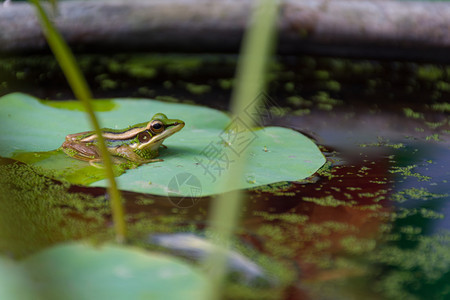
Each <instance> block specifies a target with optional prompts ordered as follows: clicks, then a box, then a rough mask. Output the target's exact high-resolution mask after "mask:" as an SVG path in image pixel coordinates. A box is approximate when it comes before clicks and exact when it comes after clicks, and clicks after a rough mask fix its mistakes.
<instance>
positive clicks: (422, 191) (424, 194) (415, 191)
mask: <svg viewBox="0 0 450 300" xmlns="http://www.w3.org/2000/svg"><path fill="white" fill-rule="evenodd" d="M447 196H448V194H436V193H431V192H430V191H428V189H426V188H409V189H404V190H401V191H398V192H397V193H395V194H392V195H391V196H390V199H391V200H393V201H396V202H398V203H402V202H405V201H408V200H422V201H427V200H432V199H438V198H444V197H447Z"/></svg>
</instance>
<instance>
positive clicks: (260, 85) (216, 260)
mask: <svg viewBox="0 0 450 300" xmlns="http://www.w3.org/2000/svg"><path fill="white" fill-rule="evenodd" d="M256 4H257V5H256V7H255V9H254V11H253V15H252V18H251V23H250V27H249V28H248V30H247V32H246V35H245V38H244V41H243V45H242V49H241V56H240V58H239V62H238V69H237V73H236V83H237V84H236V88H235V90H234V92H233V97H232V112H233V115H234V118H233V120H239V122H242V123H243V124H245V125H246V126H247V127H249V128H252V127H253V126H254V125H255V124H254V121H253V119H252V116H254V115H256V113H257V111H256V107H257V106H258V105H259V102H260V101H261V99H260V98H261V97H258V96H259V95H260V94H261V92H263V90H264V86H265V76H266V69H267V65H268V62H269V61H270V58H271V53H272V50H273V44H274V43H273V42H274V37H275V28H276V26H275V25H276V20H277V15H278V7H279V1H277V0H261V1H256ZM239 134H247V133H245V132H244V133H239ZM229 148H230V147H228V149H227V151H229ZM226 154H229V155H231V151H229V153H226ZM247 156H248V153H247V151H244V152H243V153H241V155H239V156H238V157H237V159H236V160H235V162H233V164H231V165H230V169H229V171H228V173H227V174H226V175H225V176H227V180H226V181H225V182H226V183H227V185H228V186H238V185H239V184H238V183H239V182H240V181H241V180H243V177H244V176H243V175H244V171H245V166H246V161H247ZM243 197H244V194H243V192H242V191H241V190H237V191H233V192H230V193H227V194H223V195H221V196H219V197H218V198H217V199H215V201H214V205H213V207H212V212H211V217H210V223H211V231H212V241H213V242H214V243H216V244H217V245H218V246H221V247H224V248H225V249H226V248H228V247H229V245H230V243H231V238H232V235H233V232H234V229H235V227H236V224H237V222H238V216H239V208H240V207H241V202H242V199H243ZM205 269H209V270H211V271H212V272H211V274H210V275H211V286H210V287H209V290H208V293H207V299H214V298H215V299H219V298H221V295H222V294H223V291H222V290H223V282H224V278H225V274H226V251H224V250H223V249H220V250H218V251H216V252H215V253H213V254H212V255H211V257H210V258H209V259H207V260H206V262H205Z"/></svg>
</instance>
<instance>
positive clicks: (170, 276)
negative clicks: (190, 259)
mask: <svg viewBox="0 0 450 300" xmlns="http://www.w3.org/2000/svg"><path fill="white" fill-rule="evenodd" d="M22 265H23V267H24V268H26V270H27V271H28V274H29V276H30V278H31V279H32V280H33V281H34V285H35V287H36V292H37V294H38V295H40V296H41V297H42V298H40V299H204V297H203V295H204V291H205V287H206V286H207V280H206V279H205V277H204V275H203V274H202V273H200V272H199V271H197V270H195V269H194V268H192V267H191V266H189V265H188V264H187V263H185V262H182V261H181V260H179V259H175V258H172V257H169V256H166V255H161V254H157V253H151V252H145V251H143V250H141V249H137V248H130V247H121V246H114V245H103V246H99V247H93V246H88V245H84V244H81V243H69V244H63V245H58V246H55V247H52V248H49V249H46V250H44V251H42V252H39V253H37V254H34V255H32V256H30V257H28V258H26V259H25V260H24V261H23V263H22Z"/></svg>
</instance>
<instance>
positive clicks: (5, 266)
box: [0, 257, 40, 300]
mask: <svg viewBox="0 0 450 300" xmlns="http://www.w3.org/2000/svg"><path fill="white" fill-rule="evenodd" d="M0 299H21V300H38V299H40V298H39V297H38V296H37V295H36V293H35V290H34V286H33V282H32V281H31V279H30V278H29V277H28V273H27V271H26V270H25V269H24V268H23V267H22V265H20V264H18V263H17V262H15V261H13V260H10V259H7V258H4V257H0Z"/></svg>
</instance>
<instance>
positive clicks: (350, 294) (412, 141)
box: [0, 54, 450, 299]
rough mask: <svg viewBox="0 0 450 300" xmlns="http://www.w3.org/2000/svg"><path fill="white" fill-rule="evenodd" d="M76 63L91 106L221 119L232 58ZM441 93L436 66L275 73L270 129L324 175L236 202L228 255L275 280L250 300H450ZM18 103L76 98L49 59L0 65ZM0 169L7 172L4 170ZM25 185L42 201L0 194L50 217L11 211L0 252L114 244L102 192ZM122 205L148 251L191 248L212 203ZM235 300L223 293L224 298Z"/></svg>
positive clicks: (445, 91)
mask: <svg viewBox="0 0 450 300" xmlns="http://www.w3.org/2000/svg"><path fill="white" fill-rule="evenodd" d="M79 62H80V64H81V66H82V68H83V71H84V72H85V74H86V76H87V79H88V81H89V82H90V84H91V86H92V88H93V92H94V95H95V96H96V97H98V98H109V97H114V98H118V97H140V98H143V97H146V98H155V99H160V100H163V101H177V102H178V101H179V102H186V103H196V104H201V105H206V106H210V107H213V108H218V109H222V110H227V109H228V104H229V98H230V94H231V88H232V86H233V79H232V78H233V75H234V68H235V63H236V57H235V56H231V55H144V54H136V55H126V54H120V55H111V56H100V55H84V56H80V57H79ZM449 82H450V67H448V66H439V65H427V64H418V63H408V62H376V61H365V60H343V59H333V58H313V57H300V58H299V57H280V58H277V60H274V61H273V62H272V63H271V68H270V72H269V88H268V90H267V92H266V94H265V96H264V97H265V98H266V99H270V101H269V102H270V103H271V105H270V107H268V112H269V115H268V117H266V118H265V122H266V125H277V126H284V127H288V128H292V129H295V130H298V131H300V132H302V133H304V134H305V135H307V136H309V137H310V138H312V139H313V140H315V141H316V143H317V144H318V145H320V148H321V150H322V151H323V153H324V154H325V156H326V157H327V164H326V165H325V166H324V167H323V168H322V169H321V170H319V172H318V173H317V174H315V175H314V176H313V177H311V178H308V179H307V180H305V181H302V182H298V183H287V182H284V183H280V184H274V185H271V186H267V187H263V188H259V189H255V190H250V191H248V192H247V193H246V195H247V199H246V201H245V203H244V205H243V207H242V221H241V224H240V226H239V228H238V230H237V235H236V237H237V242H236V243H237V249H239V250H240V251H241V252H242V253H244V254H245V255H247V257H250V258H251V259H252V260H254V261H256V262H258V264H260V265H261V266H262V267H263V268H266V269H267V270H269V271H267V272H268V273H270V274H271V275H273V276H275V277H280V278H281V277H282V278H283V280H280V283H279V284H274V285H273V286H270V287H267V286H264V287H258V289H259V290H263V291H264V292H265V293H266V294H265V295H267V296H268V297H269V296H270V297H272V298H276V299H280V298H281V299H360V298H364V299H399V298H401V299H424V298H431V299H448V297H450V283H449V282H450V216H449V214H450V168H449V167H450V155H449V150H450V139H449V133H450V121H449V112H450V83H449ZM16 91H20V92H24V93H29V94H31V95H33V96H35V97H39V98H43V99H54V100H65V99H71V98H72V95H71V93H70V90H69V88H68V86H67V84H66V83H65V80H64V78H63V76H62V74H61V73H60V71H59V69H58V67H57V65H56V63H55V62H54V61H53V60H52V59H51V58H50V57H48V56H35V57H22V58H3V59H1V63H0V96H2V95H5V94H8V93H10V92H16ZM257 96H260V95H255V97H257ZM1 162H2V165H3V166H2V167H3V168H5V166H10V164H11V160H8V159H3V160H2V161H1ZM3 171H4V172H6V171H5V170H3ZM8 172H11V174H16V175H15V176H19V177H20V176H25V175H26V176H28V178H29V177H30V176H35V175H30V174H31V173H32V171H27V173H26V174H25V173H23V172H22V173H21V172H19V171H17V170H16V171H12V170H11V168H10V169H8ZM14 172H15V173H14ZM24 174H25V175H24ZM5 178H6V176H4V177H3V181H4V182H5V181H6V179H5ZM33 180H36V182H39V183H38V184H42V185H43V186H44V187H45V186H46V187H47V188H43V189H41V190H39V191H38V193H36V191H34V193H35V194H32V193H31V192H30V191H31V190H32V189H31V188H29V187H27V186H26V185H23V186H17V187H16V186H14V188H17V190H18V191H19V192H17V193H16V192H15V193H14V195H12V193H11V192H5V191H3V192H2V194H3V195H5V194H8V197H15V199H16V198H17V199H19V200H17V203H19V204H20V201H24V200H23V199H28V197H35V198H36V197H37V196H36V195H39V198H40V199H41V200H45V199H46V200H47V202H45V203H44V202H42V201H37V200H36V201H35V202H36V203H35V207H34V208H33V209H35V210H36V207H37V211H39V212H41V213H45V212H46V211H48V209H51V210H52V211H53V213H52V215H51V216H49V217H48V218H47V219H46V221H45V222H44V221H42V219H40V218H39V217H36V216H31V217H30V213H29V212H26V209H25V212H24V209H23V208H18V206H15V205H12V204H10V205H9V206H7V207H8V208H7V209H6V210H8V209H10V211H9V212H8V213H7V214H11V213H12V212H16V213H18V214H22V217H21V218H20V217H19V218H17V217H14V218H12V217H9V218H2V219H3V220H2V221H0V222H2V223H3V224H0V225H2V226H0V227H3V226H8V228H10V229H11V230H10V231H9V232H8V233H6V232H3V231H0V239H1V240H2V242H1V243H0V244H1V245H2V251H3V252H7V253H9V254H11V255H13V256H17V257H20V256H26V255H28V254H30V253H34V252H35V251H37V250H38V249H41V248H44V247H46V246H48V245H51V244H55V243H58V242H60V241H63V240H68V239H80V238H90V239H94V240H107V239H108V238H110V237H111V226H110V225H111V220H110V215H109V212H108V205H107V203H106V201H105V197H104V194H105V191H104V190H103V189H102V188H89V187H81V186H65V185H63V186H60V185H59V184H57V183H55V182H51V181H50V182H49V181H48V180H47V181H45V182H40V181H39V179H33ZM4 182H3V183H4ZM8 184H9V185H8V187H9V188H11V186H12V183H11V182H9V183H8ZM49 186H50V187H51V188H49ZM27 193H28V194H27ZM33 195H34V196H33ZM68 195H71V196H68ZM74 195H76V196H74ZM124 195H125V197H126V199H127V202H126V209H127V213H128V221H129V224H130V232H131V237H132V240H133V241H134V243H136V244H138V245H144V246H146V247H150V248H154V247H156V246H155V245H150V244H148V243H147V241H148V239H147V236H148V235H149V234H151V233H155V232H156V233H166V234H171V233H176V232H180V231H181V232H195V233H197V234H199V235H200V236H201V235H202V234H203V230H204V229H205V225H206V223H205V222H206V218H207V212H208V208H209V207H210V203H211V201H212V200H213V198H211V197H205V198H198V199H193V200H192V201H190V202H189V203H186V202H184V204H183V205H180V203H181V202H176V201H174V199H170V198H168V197H161V196H152V195H145V194H138V193H132V192H124ZM74 197H81V198H80V199H81V200H82V202H80V201H79V199H78V200H77V201H75V200H74ZM83 201H84V202H83ZM19 210H20V212H19ZM26 222H28V224H24V223H26ZM43 223H45V226H43V227H42V226H41V225H42V224H43ZM35 225H36V226H35ZM37 226H41V227H40V228H41V229H38V228H37ZM31 227H33V228H34V229H33V231H32V234H31V233H30V232H29V231H27V230H26V229H27V228H31ZM14 230H17V232H21V234H23V236H24V238H22V239H17V234H16V233H15V231H14ZM25 237H28V238H25ZM30 237H31V238H30ZM157 246H158V247H159V246H160V245H157ZM169 250H170V249H169ZM172 250H173V249H172ZM178 254H179V253H178ZM263 258H269V260H270V261H271V263H267V259H266V260H264V259H263ZM264 261H266V262H264ZM271 272H273V273H271ZM233 293H235V294H233ZM239 293H244V292H242V291H239V290H235V289H233V290H232V291H230V294H229V295H230V298H233V297H240V296H242V295H243V294H239ZM252 293H253V294H252V295H254V297H257V295H261V294H258V293H257V292H256V291H253V292H252ZM233 295H234V296H233ZM239 295H240V296H239ZM246 295H247V294H246Z"/></svg>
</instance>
